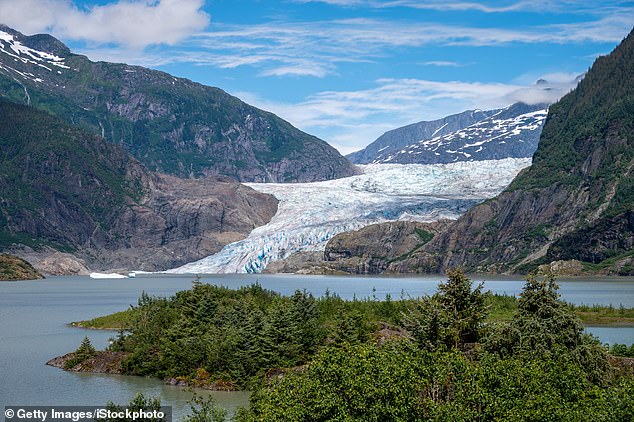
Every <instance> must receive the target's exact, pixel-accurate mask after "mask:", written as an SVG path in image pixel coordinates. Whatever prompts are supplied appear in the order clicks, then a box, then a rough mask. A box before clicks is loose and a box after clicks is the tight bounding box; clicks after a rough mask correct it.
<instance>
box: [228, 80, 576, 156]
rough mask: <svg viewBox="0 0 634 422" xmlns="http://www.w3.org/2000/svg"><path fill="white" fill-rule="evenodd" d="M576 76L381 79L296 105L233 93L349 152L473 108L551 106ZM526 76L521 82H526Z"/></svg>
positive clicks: (313, 96)
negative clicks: (404, 129) (395, 132)
mask: <svg viewBox="0 0 634 422" xmlns="http://www.w3.org/2000/svg"><path fill="white" fill-rule="evenodd" d="M576 76H577V75H574V74H563V73H561V74H548V75H541V77H540V79H542V80H545V81H546V82H541V83H539V84H535V83H534V81H535V80H533V81H531V82H530V83H529V84H521V83H511V84H502V83H476V82H461V81H450V82H438V81H429V80H421V79H380V80H377V81H375V84H376V86H375V87H373V88H371V89H366V90H359V91H323V92H319V93H317V94H314V95H311V96H309V97H308V98H306V99H304V100H303V101H300V102H297V103H283V102H275V101H268V100H264V99H262V98H260V97H258V96H256V95H254V94H251V93H248V92H236V93H234V95H237V96H238V97H240V98H242V99H243V100H245V101H246V102H248V103H251V104H253V105H255V106H257V107H261V108H264V109H266V110H270V111H272V112H274V113H276V114H277V115H279V116H280V117H282V118H283V119H286V120H288V121H289V122H291V123H292V124H293V125H295V126H297V127H298V128H300V129H302V130H305V131H307V132H309V133H313V134H315V135H317V136H319V137H321V138H322V139H324V140H326V141H328V142H329V143H330V144H331V145H333V146H334V147H336V148H337V149H338V150H339V151H340V152H342V153H344V154H346V153H349V152H352V151H356V150H358V149H361V148H363V147H364V146H366V145H367V144H369V143H370V142H372V141H374V140H375V139H376V138H378V137H379V136H380V135H382V134H383V133H384V132H386V131H388V130H391V129H395V128H397V127H400V126H404V125H406V124H410V123H414V122H418V121H421V120H435V119H439V118H441V117H444V116H447V115H450V114H454V113H459V112H462V111H464V110H469V109H476V108H479V109H493V108H499V107H505V106H507V105H509V104H512V103H514V102H518V101H524V102H527V103H531V104H536V103H552V102H554V101H556V100H557V99H559V98H560V97H561V96H563V95H565V94H566V93H567V92H569V91H570V89H572V88H573V87H574V86H575V84H576V81H575V80H574V79H575V77H576ZM526 77H527V75H524V76H522V77H521V78H519V79H525V78H526Z"/></svg>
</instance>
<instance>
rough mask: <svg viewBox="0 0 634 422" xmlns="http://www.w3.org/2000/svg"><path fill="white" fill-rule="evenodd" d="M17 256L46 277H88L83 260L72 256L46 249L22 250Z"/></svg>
mask: <svg viewBox="0 0 634 422" xmlns="http://www.w3.org/2000/svg"><path fill="white" fill-rule="evenodd" d="M19 255H20V256H21V257H23V258H24V259H28V260H29V261H30V262H32V263H33V267H35V269H36V270H38V271H39V272H41V273H43V274H46V275H53V276H58V275H88V274H90V270H89V269H88V267H87V266H86V262H85V261H84V260H83V259H80V258H77V257H75V256H74V255H72V254H69V253H63V252H57V251H56V250H54V249H50V248H46V249H45V250H42V251H40V252H36V251H33V250H32V249H30V248H29V249H28V250H23V251H21V252H19Z"/></svg>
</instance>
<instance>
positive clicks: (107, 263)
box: [0, 100, 277, 271]
mask: <svg viewBox="0 0 634 422" xmlns="http://www.w3.org/2000/svg"><path fill="white" fill-rule="evenodd" d="M276 210H277V201H276V200H275V199H274V198H273V197H271V196H270V195H265V194H261V193H258V192H255V191H253V190H252V189H250V188H248V187H246V186H243V185H240V184H238V183H236V182H233V181H231V180H229V179H226V178H225V179H222V178H218V177H214V178H207V179H191V180H182V179H178V178H176V177H173V176H166V175H161V174H156V173H152V172H150V171H148V170H147V169H146V168H145V167H144V166H143V165H142V164H140V163H139V162H138V161H136V160H135V159H133V158H132V157H130V156H129V154H128V153H126V152H125V151H124V150H123V149H121V148H120V147H119V146H117V145H114V144H112V143H109V142H107V141H105V140H104V139H103V138H101V137H99V136H96V135H93V134H91V133H88V132H87V131H85V130H84V129H80V128H78V127H73V126H69V125H67V124H66V123H65V122H63V121H62V120H61V119H59V118H57V117H55V116H52V115H50V114H48V113H46V112H42V111H39V110H36V109H34V108H32V107H27V106H22V105H18V104H14V103H11V102H8V101H6V100H0V249H2V250H14V251H16V252H17V253H19V254H29V255H30V256H29V258H31V259H32V258H36V259H37V258H38V257H37V256H34V255H33V251H32V250H36V251H41V252H40V258H42V259H44V258H45V257H46V255H49V254H51V253H54V252H55V251H62V252H70V253H72V254H73V255H74V256H75V257H77V258H79V259H83V261H84V263H86V264H88V266H89V267H92V268H97V269H98V268H104V269H109V268H118V267H120V268H131V269H143V270H157V269H165V268H168V267H173V266H175V265H181V264H184V263H186V262H190V261H193V260H196V259H199V258H201V257H203V256H207V255H209V254H211V253H214V252H217V251H218V250H220V249H221V248H222V247H223V246H224V245H225V244H227V243H230V242H234V241H236V240H239V239H241V238H243V237H245V236H246V235H247V234H248V233H249V232H251V230H252V229H253V228H254V227H257V226H259V225H262V224H265V223H266V222H268V221H269V220H270V219H271V217H272V216H273V215H274V214H275V212H276ZM35 254H36V255H37V253H35ZM75 267H76V268H78V271H80V270H81V269H82V265H76V266H75Z"/></svg>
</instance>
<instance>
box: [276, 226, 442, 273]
mask: <svg viewBox="0 0 634 422" xmlns="http://www.w3.org/2000/svg"><path fill="white" fill-rule="evenodd" d="M450 223H451V222H450V220H441V221H437V222H434V223H420V222H413V221H396V222H390V223H381V224H372V225H370V226H366V227H363V228H362V229H359V230H355V231H351V232H346V233H340V234H338V235H336V236H335V237H333V238H332V239H331V240H330V241H329V242H328V244H327V245H326V249H325V251H324V252H323V253H320V252H302V253H298V254H294V255H291V256H290V257H289V258H287V259H285V260H283V261H278V262H274V263H271V264H269V266H268V267H267V269H266V271H265V272H270V273H299V274H380V273H383V272H386V271H387V272H390V268H391V267H392V265H394V264H396V263H399V262H400V261H402V260H404V259H407V257H409V256H410V255H411V254H412V253H414V252H415V251H416V250H418V249H419V248H421V247H422V246H423V245H424V244H425V243H427V242H429V241H430V240H431V239H432V238H433V237H434V236H435V235H437V234H438V233H439V232H440V231H441V230H442V229H444V228H445V227H447V226H448V225H449V224H450Z"/></svg>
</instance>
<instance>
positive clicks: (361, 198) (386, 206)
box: [167, 158, 531, 274]
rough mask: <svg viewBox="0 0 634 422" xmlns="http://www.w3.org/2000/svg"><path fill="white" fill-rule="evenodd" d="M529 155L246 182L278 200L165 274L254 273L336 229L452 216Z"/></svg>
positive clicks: (494, 188)
mask: <svg viewBox="0 0 634 422" xmlns="http://www.w3.org/2000/svg"><path fill="white" fill-rule="evenodd" d="M530 163H531V160H530V159H529V158H508V159H504V160H488V161H471V162H457V163H451V164H428V165H425V164H405V165H403V164H370V165H363V166H359V167H360V168H361V169H362V171H363V174H360V175H357V176H352V177H347V178H343V179H337V180H329V181H325V182H314V183H286V184H282V183H248V184H247V185H248V186H250V187H252V188H253V189H255V190H257V191H259V192H264V193H269V194H272V195H274V196H275V197H276V198H277V199H278V200H279V201H280V202H279V207H278V211H277V214H275V216H274V217H273V219H271V221H270V222H269V223H268V224H266V225H264V226H261V227H258V228H256V229H254V230H253V231H252V232H251V234H250V235H249V236H248V237H247V238H246V239H244V240H241V241H238V242H235V243H231V244H229V245H227V246H225V247H224V248H223V249H222V250H221V251H220V252H218V253H217V254H215V255H212V256H209V257H207V258H203V259H201V260H199V261H196V262H192V263H189V264H186V265H184V266H182V267H179V268H175V269H172V270H169V271H167V272H168V273H194V274H208V273H258V272H261V271H262V270H263V269H264V268H266V266H267V265H268V263H269V262H271V261H276V260H280V259H284V258H286V257H288V256H289V255H291V254H293V253H295V252H299V251H320V250H323V249H324V247H325V245H326V243H327V241H328V240H329V239H330V238H332V237H333V236H334V235H336V234H337V233H341V232H345V231H350V230H356V229H359V228H361V227H364V226H367V225H369V224H374V223H381V222H386V221H394V220H399V219H403V220H417V221H436V220H439V219H442V218H453V219H455V218H457V217H459V216H460V215H461V214H463V213H464V212H465V211H466V210H468V209H469V208H471V207H472V206H473V205H475V204H477V203H479V202H481V201H483V200H485V199H487V198H490V197H493V196H495V195H497V194H498V193H500V192H501V191H502V190H503V189H504V188H505V187H506V186H507V185H508V184H509V183H510V182H511V180H513V178H514V177H515V176H516V175H517V173H519V171H520V170H522V169H523V168H525V167H528V166H529V165H530Z"/></svg>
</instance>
